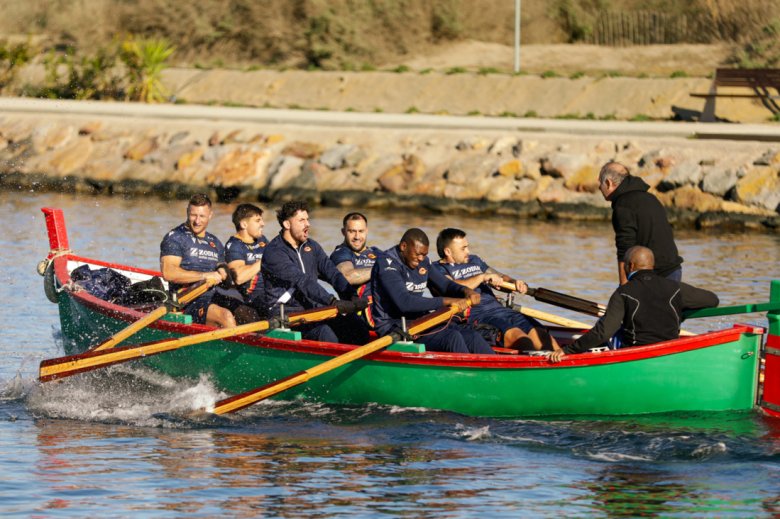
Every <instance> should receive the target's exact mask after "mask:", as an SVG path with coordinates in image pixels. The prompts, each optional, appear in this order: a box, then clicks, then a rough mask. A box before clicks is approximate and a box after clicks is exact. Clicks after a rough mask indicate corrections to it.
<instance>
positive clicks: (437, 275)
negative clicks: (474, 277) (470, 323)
mask: <svg viewBox="0 0 780 519" xmlns="http://www.w3.org/2000/svg"><path fill="white" fill-rule="evenodd" d="M428 288H430V289H431V292H433V293H436V294H444V295H446V296H450V297H444V298H442V302H443V304H445V305H454V304H457V305H458V306H460V307H461V309H462V310H465V308H466V307H465V301H463V299H468V300H469V301H471V304H472V305H478V304H479V301H480V295H479V292H476V291H474V289H473V288H470V287H468V286H463V285H460V284H458V283H456V282H455V281H453V280H452V279H450V278H448V277H447V276H445V275H444V274H443V273H442V272H441V271H440V270H439V269H438V268H435V267H434V266H433V265H430V268H429V269H428ZM461 298H463V299H461Z"/></svg>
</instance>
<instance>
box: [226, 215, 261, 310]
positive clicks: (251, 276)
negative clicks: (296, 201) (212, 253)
mask: <svg viewBox="0 0 780 519" xmlns="http://www.w3.org/2000/svg"><path fill="white" fill-rule="evenodd" d="M232 220H233V225H235V226H236V234H234V235H233V236H231V237H230V238H228V241H227V243H225V261H226V262H227V266H228V269H230V274H231V275H232V277H233V281H234V282H235V284H236V285H237V286H238V290H239V292H240V293H241V295H242V296H243V298H244V302H245V303H246V304H247V305H249V306H251V307H252V308H254V309H255V310H256V311H257V312H258V314H259V315H257V316H255V317H256V318H259V317H261V316H262V315H263V314H264V310H263V278H262V276H261V275H260V265H261V260H262V258H263V252H264V251H265V247H266V245H268V239H267V238H266V237H265V236H263V228H264V227H265V222H264V221H263V210H262V209H260V208H259V207H257V206H256V205H252V204H241V205H239V206H238V207H236V210H235V211H233V217H232ZM236 319H237V320H238V315H236ZM241 320H242V321H245V320H246V319H245V318H244V319H241ZM253 320H256V319H253Z"/></svg>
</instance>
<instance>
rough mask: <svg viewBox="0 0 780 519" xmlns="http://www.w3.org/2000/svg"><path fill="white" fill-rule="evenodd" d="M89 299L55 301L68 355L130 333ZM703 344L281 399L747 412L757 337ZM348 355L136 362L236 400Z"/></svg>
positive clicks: (358, 377) (579, 410)
mask: <svg viewBox="0 0 780 519" xmlns="http://www.w3.org/2000/svg"><path fill="white" fill-rule="evenodd" d="M85 299H86V301H85ZM89 299H90V296H84V295H81V294H73V293H68V292H63V293H62V294H61V296H60V301H59V305H60V317H61V324H62V330H63V335H64V336H65V338H66V350H67V352H68V353H69V354H72V353H79V352H81V351H84V350H86V349H87V348H88V347H89V346H91V345H93V344H95V343H96V342H99V340H100V339H101V338H105V337H108V336H109V335H110V334H112V333H114V332H117V331H119V330H121V329H122V328H124V327H125V326H126V325H127V322H126V321H125V320H123V319H120V318H119V316H117V315H112V313H111V312H110V311H106V310H105V309H103V308H101V307H100V306H99V305H95V304H90V303H89ZM171 326H174V327H175V326H177V325H171V324H170V323H161V324H159V325H157V326H153V327H150V328H147V329H145V330H143V331H141V332H140V333H139V334H138V335H136V336H134V337H133V339H132V340H130V341H128V344H134V343H135V344H138V343H142V342H148V341H152V340H159V339H164V338H170V337H177V336H181V335H184V334H182V333H176V332H175V331H173V330H171V329H170V327H171ZM166 328H168V329H166ZM703 337H704V338H703V339H702V337H697V338H690V339H679V340H678V341H670V343H669V344H671V343H679V344H678V345H677V346H678V347H675V348H667V349H668V351H667V352H666V353H662V352H658V351H657V352H652V353H653V354H650V355H648V350H652V349H653V348H656V349H658V347H657V346H651V347H642V348H632V349H631V350H634V352H631V351H629V350H628V349H627V350H622V351H621V350H618V351H617V352H604V353H601V354H588V355H583V356H579V357H583V358H587V359H585V360H590V361H589V362H585V363H581V364H580V363H571V362H570V363H568V364H567V363H565V362H564V363H561V364H556V365H553V364H549V363H547V362H546V361H544V360H543V359H534V358H519V357H514V356H513V357H509V356H506V357H504V356H502V358H501V359H500V360H496V357H495V356H487V360H485V359H486V357H485V356H472V357H473V358H472V359H470V360H464V359H463V356H462V355H448V354H436V353H427V354H408V353H396V352H385V353H380V354H377V355H374V356H372V357H369V358H368V359H362V360H358V361H355V362H352V363H350V364H348V365H346V366H344V367H342V368H339V369H336V370H334V371H332V372H329V373H326V374H324V375H322V376H320V377H317V378H315V379H313V380H311V381H309V382H308V383H307V384H306V385H304V386H300V387H298V388H295V389H292V390H290V391H288V392H286V393H283V394H282V395H280V397H279V398H283V399H290V398H295V397H303V398H306V399H309V400H314V401H321V402H326V403H331V404H345V405H362V404H366V403H378V404H384V405H393V406H401V407H423V408H431V409H442V410H448V411H454V412H458V413H462V414H466V415H474V416H489V417H525V416H545V415H547V416H550V415H625V414H643V413H663V412H672V411H726V410H747V409H751V408H753V407H754V406H755V403H756V391H757V387H758V380H757V373H758V369H757V359H758V357H759V353H760V351H759V350H760V347H761V334H759V333H751V332H750V330H749V329H747V328H740V327H735V328H734V329H731V330H725V331H722V332H715V333H711V334H706V336H703ZM344 348H345V347H344V346H343V345H323V344H321V343H314V342H311V341H298V342H294V341H286V340H279V339H270V338H263V337H260V336H254V337H241V338H238V339H237V340H221V341H213V342H210V343H205V344H200V345H194V346H188V347H185V348H181V349H179V350H176V351H172V352H168V353H165V354H162V355H158V356H154V357H150V358H147V359H143V360H140V361H137V362H143V363H144V364H146V365H147V366H148V367H150V368H152V369H156V370H159V371H161V372H164V373H166V374H168V375H170V376H173V377H189V378H193V379H197V378H198V377H199V376H201V375H202V374H206V375H207V376H209V377H210V378H211V380H212V381H213V383H214V384H215V385H216V386H217V387H218V388H219V389H221V390H223V391H225V392H227V393H231V394H232V393H240V392H243V391H247V390H250V389H253V388H256V387H258V386H261V385H264V384H266V383H269V382H272V381H274V380H278V379H280V378H284V377H287V376H289V375H291V374H292V373H295V372H298V371H300V370H304V369H307V368H310V367H312V366H314V365H316V364H318V363H320V362H324V361H326V360H328V359H330V358H332V357H333V356H335V355H337V354H339V353H342V352H343V351H342V350H343V349H344ZM631 353H635V354H634V355H630V354H631ZM454 357H458V358H457V359H455V358H454Z"/></svg>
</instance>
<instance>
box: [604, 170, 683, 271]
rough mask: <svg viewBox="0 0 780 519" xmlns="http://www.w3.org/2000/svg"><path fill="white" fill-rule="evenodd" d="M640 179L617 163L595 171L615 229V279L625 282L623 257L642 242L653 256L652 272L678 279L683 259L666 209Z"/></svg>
mask: <svg viewBox="0 0 780 519" xmlns="http://www.w3.org/2000/svg"><path fill="white" fill-rule="evenodd" d="M649 189H650V186H648V185H647V184H646V183H645V181H644V180H642V179H641V178H639V177H635V176H632V175H631V174H629V171H628V168H626V166H624V165H623V164H621V163H619V162H607V163H606V164H604V166H603V167H602V168H601V171H600V172H599V190H600V191H601V195H602V196H603V197H604V199H605V200H607V201H610V202H612V228H613V229H614V230H615V248H616V249H617V263H618V279H619V281H620V284H621V285H622V284H624V283H626V281H628V280H627V279H626V269H625V265H624V264H623V263H624V262H623V258H624V257H625V254H626V251H627V250H628V249H630V248H631V247H633V246H634V245H642V246H643V247H647V248H648V249H650V250H652V251H653V254H654V255H655V267H654V269H655V271H656V273H658V274H659V275H661V276H663V277H665V278H669V279H671V280H672V281H677V282H680V281H682V262H683V259H682V258H681V257H680V255H679V254H678V253H677V245H676V244H675V242H674V235H673V233H672V226H671V225H670V224H669V220H667V218H666V209H664V206H663V205H661V202H659V201H658V199H657V198H656V197H655V196H653V195H652V194H651V193H649V192H648V190H649Z"/></svg>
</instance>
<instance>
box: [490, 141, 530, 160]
mask: <svg viewBox="0 0 780 519" xmlns="http://www.w3.org/2000/svg"><path fill="white" fill-rule="evenodd" d="M522 151H523V141H522V140H520V139H518V138H517V137H511V136H506V137H500V138H498V139H496V140H495V141H494V142H493V144H491V145H490V147H489V148H488V153H491V154H493V155H497V156H499V157H502V158H508V157H514V158H517V157H519V156H520V153H522Z"/></svg>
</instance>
